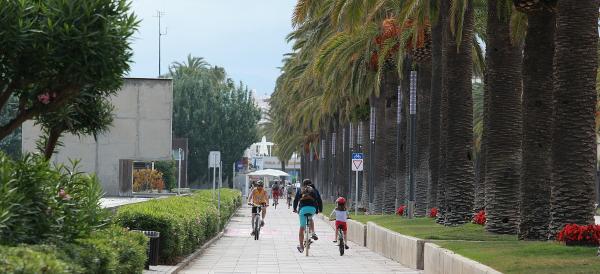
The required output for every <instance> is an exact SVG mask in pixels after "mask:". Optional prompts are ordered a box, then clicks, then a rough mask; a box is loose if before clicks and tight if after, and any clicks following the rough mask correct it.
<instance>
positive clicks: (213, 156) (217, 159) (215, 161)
mask: <svg viewBox="0 0 600 274" xmlns="http://www.w3.org/2000/svg"><path fill="white" fill-rule="evenodd" d="M220 163H221V152H220V151H211V152H210V153H209V154H208V168H218V167H219V166H220Z"/></svg>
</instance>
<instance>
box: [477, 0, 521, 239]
mask: <svg viewBox="0 0 600 274" xmlns="http://www.w3.org/2000/svg"><path fill="white" fill-rule="evenodd" d="M511 8H512V5H510V4H509V3H507V1H506V0H489V1H488V9H487V10H488V24H487V47H486V51H485V52H486V55H487V57H486V84H487V88H488V89H487V91H488V92H489V96H490V97H489V98H490V100H489V103H490V104H489V106H486V107H485V109H486V110H487V111H489V114H488V115H489V125H488V126H487V127H486V134H488V135H487V136H489V137H490V138H488V139H486V147H485V149H486V151H485V153H486V157H485V160H486V171H485V188H486V193H485V200H486V216H487V222H486V230H487V231H490V232H495V233H504V234H515V233H516V232H517V225H518V218H519V183H520V179H521V178H520V177H521V174H520V168H521V143H520V141H519V140H520V139H521V132H522V131H521V117H522V116H521V92H522V85H521V47H520V45H518V44H516V43H514V42H513V41H512V40H511V35H510V32H511V30H510V17H511V15H510V11H511Z"/></svg>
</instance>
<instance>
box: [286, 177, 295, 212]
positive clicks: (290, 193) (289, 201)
mask: <svg viewBox="0 0 600 274" xmlns="http://www.w3.org/2000/svg"><path fill="white" fill-rule="evenodd" d="M285 191H286V194H287V197H286V198H287V205H288V209H289V208H290V207H292V196H293V195H294V188H293V187H292V183H290V182H288V183H287V186H286V187H285Z"/></svg>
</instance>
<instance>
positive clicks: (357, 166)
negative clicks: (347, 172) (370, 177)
mask: <svg viewBox="0 0 600 274" xmlns="http://www.w3.org/2000/svg"><path fill="white" fill-rule="evenodd" d="M352 171H363V160H362V159H359V160H352Z"/></svg>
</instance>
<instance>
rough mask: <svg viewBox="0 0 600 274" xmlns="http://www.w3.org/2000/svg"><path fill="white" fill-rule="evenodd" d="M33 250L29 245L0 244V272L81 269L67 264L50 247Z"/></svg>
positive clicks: (59, 272) (22, 273)
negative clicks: (12, 245)
mask: <svg viewBox="0 0 600 274" xmlns="http://www.w3.org/2000/svg"><path fill="white" fill-rule="evenodd" d="M44 249H45V250H41V251H38V250H35V249H34V248H31V247H29V246H18V247H8V246H0V273H5V274H31V273H53V274H54V273H56V274H68V273H79V272H80V271H81V269H80V268H79V267H75V266H72V265H69V264H68V263H66V262H65V261H63V260H61V259H59V258H58V254H57V253H58V252H56V250H55V249H54V248H52V247H44Z"/></svg>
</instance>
